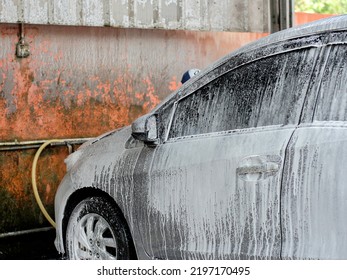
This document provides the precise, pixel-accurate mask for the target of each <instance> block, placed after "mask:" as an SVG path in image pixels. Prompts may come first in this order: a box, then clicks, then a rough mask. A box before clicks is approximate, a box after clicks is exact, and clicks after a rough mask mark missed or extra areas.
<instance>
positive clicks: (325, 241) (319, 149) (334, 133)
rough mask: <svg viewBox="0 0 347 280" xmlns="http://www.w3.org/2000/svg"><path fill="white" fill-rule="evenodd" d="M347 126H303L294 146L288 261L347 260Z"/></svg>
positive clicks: (287, 205)
mask: <svg viewBox="0 0 347 280" xmlns="http://www.w3.org/2000/svg"><path fill="white" fill-rule="evenodd" d="M346 162H347V123H346V122H316V123H313V124H306V125H301V126H300V127H299V128H298V129H297V130H296V131H295V133H294V135H293V138H292V140H291V141H290V144H289V147H288V158H287V161H286V166H285V172H284V174H285V175H284V179H283V190H282V203H281V212H282V217H283V218H282V219H283V252H282V257H283V258H284V259H347V223H346V213H347V188H346V186H347V185H346V184H347V172H346Z"/></svg>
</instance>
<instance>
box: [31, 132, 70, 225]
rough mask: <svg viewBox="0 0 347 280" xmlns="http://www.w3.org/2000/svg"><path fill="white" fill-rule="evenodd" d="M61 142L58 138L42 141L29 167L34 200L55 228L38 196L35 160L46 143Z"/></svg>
mask: <svg viewBox="0 0 347 280" xmlns="http://www.w3.org/2000/svg"><path fill="white" fill-rule="evenodd" d="M61 142H65V141H64V140H58V139H53V140H48V141H46V142H45V143H43V144H42V145H41V146H40V148H39V149H38V150H37V152H36V154H35V157H34V161H33V165H32V169H31V183H32V187H33V191H34V195H35V199H36V202H37V204H38V206H39V207H40V210H41V211H42V213H43V215H44V216H45V218H46V219H47V220H48V222H49V223H50V224H51V225H52V226H53V227H54V228H55V227H56V224H55V222H54V220H53V219H52V218H51V216H50V215H49V214H48V212H47V210H46V208H45V207H44V206H43V203H42V200H41V198H40V195H39V192H38V190H37V184H36V166H37V161H38V159H39V157H40V154H41V153H42V151H43V150H44V148H46V147H47V146H48V145H50V144H52V143H61Z"/></svg>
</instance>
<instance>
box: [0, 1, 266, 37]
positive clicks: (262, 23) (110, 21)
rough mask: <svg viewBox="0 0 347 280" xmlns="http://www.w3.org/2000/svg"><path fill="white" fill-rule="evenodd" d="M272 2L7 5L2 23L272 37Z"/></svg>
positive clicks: (0, 9) (1, 10)
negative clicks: (269, 30)
mask: <svg viewBox="0 0 347 280" xmlns="http://www.w3.org/2000/svg"><path fill="white" fill-rule="evenodd" d="M268 3H269V1H266V0H220V1H210V0H197V1H190V0H115V1H111V0H26V1H22V0H1V1H0V22H5V23H17V22H25V23H32V24H55V25H79V26H114V27H135V28H146V29H148V28H163V29H185V30H218V31H241V32H268V10H269V9H268V5H269V4H268Z"/></svg>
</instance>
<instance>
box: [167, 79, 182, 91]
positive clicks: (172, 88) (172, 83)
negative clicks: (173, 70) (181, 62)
mask: <svg viewBox="0 0 347 280" xmlns="http://www.w3.org/2000/svg"><path fill="white" fill-rule="evenodd" d="M180 86H181V82H179V81H177V77H176V76H173V77H172V79H171V81H170V83H169V90H170V91H175V90H177V89H178V88H179V87H180Z"/></svg>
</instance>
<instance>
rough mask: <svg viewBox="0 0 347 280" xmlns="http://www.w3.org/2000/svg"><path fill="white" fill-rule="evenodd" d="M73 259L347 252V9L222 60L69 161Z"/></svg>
mask: <svg viewBox="0 0 347 280" xmlns="http://www.w3.org/2000/svg"><path fill="white" fill-rule="evenodd" d="M66 163H67V169H68V171H67V174H66V176H65V177H64V179H63V181H62V182H61V184H60V186H59V189H58V192H57V195H56V199H55V215H56V223H57V237H56V242H55V244H56V247H57V249H58V251H59V252H61V253H66V255H67V257H68V258H71V259H129V258H138V259H347V223H346V215H347V172H346V168H347V16H339V17H333V18H330V19H325V20H322V21H318V22H315V23H311V24H308V25H304V26H300V27H296V28H292V29H288V30H285V31H282V32H278V33H275V34H273V35H270V36H268V37H266V38H263V39H261V40H259V41H257V42H254V43H252V44H250V45H248V46H245V47H243V48H241V49H239V50H237V51H235V52H233V53H231V54H229V55H227V56H226V57H224V58H222V59H221V60H219V61H217V62H216V63H214V64H213V65H211V66H210V67H208V68H207V69H205V70H204V71H202V72H201V73H199V74H198V75H197V76H195V77H193V78H192V79H191V80H189V81H188V82H187V83H185V84H184V85H183V86H182V87H181V88H180V89H178V90H177V91H176V92H174V93H173V94H171V95H170V96H169V97H168V98H166V100H164V101H163V102H162V103H161V104H160V105H159V106H158V107H157V108H155V109H154V110H153V111H151V112H150V113H149V114H147V115H145V116H142V117H141V118H139V119H137V120H136V121H135V122H134V123H133V124H132V125H131V126H128V127H124V128H122V129H119V130H116V131H113V132H109V133H107V134H104V135H103V136H101V137H99V138H96V139H94V140H92V141H90V142H87V143H85V144H84V145H82V146H81V147H80V149H79V150H77V151H76V152H75V153H73V154H71V155H70V156H69V157H68V158H67V160H66Z"/></svg>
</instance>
